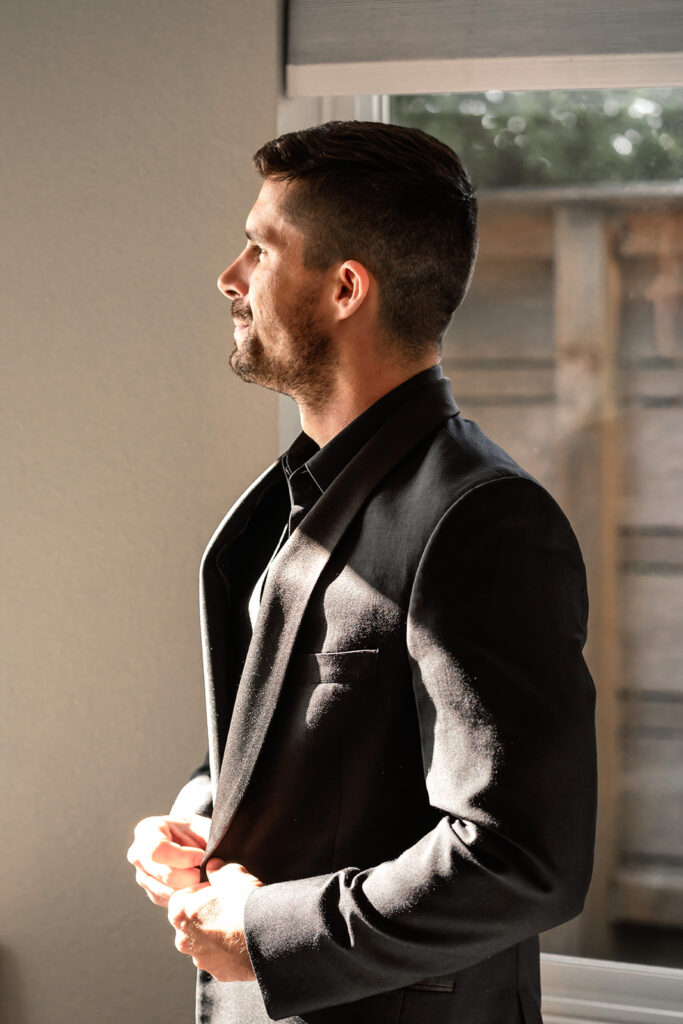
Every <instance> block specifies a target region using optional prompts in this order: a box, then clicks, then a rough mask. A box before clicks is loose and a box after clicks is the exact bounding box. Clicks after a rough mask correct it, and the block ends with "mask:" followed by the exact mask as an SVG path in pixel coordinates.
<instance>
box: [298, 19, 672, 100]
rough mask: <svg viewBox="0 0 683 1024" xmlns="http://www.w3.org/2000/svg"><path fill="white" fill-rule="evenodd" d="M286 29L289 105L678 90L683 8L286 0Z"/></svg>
mask: <svg viewBox="0 0 683 1024" xmlns="http://www.w3.org/2000/svg"><path fill="white" fill-rule="evenodd" d="M286 24H287V31H286V64H287V93H288V95H289V96H292V97H294V96H312V95H352V94H359V93H377V92H393V93H400V92H421V91H424V92H427V91H455V90H462V89H463V88H465V89H472V90H476V89H480V88H508V89H509V88H520V89H524V88H535V87H539V88H542V87H548V85H543V84H539V83H538V81H537V80H538V79H539V78H545V79H548V78H550V79H552V80H553V84H555V85H556V87H576V88H579V87H586V88H590V87H596V88H597V87H600V86H605V87H606V86H610V85H614V86H619V85H675V84H683V0H571V2H569V0H563V2H562V3H559V2H557V0H479V2H477V0H289V2H288V4H287V14H286ZM550 87H552V85H551V86H550Z"/></svg>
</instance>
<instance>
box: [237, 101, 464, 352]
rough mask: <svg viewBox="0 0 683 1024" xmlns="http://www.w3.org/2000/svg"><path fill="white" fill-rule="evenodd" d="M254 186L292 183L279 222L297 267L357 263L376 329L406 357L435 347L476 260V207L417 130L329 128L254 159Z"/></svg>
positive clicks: (440, 148)
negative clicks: (290, 237) (374, 303)
mask: <svg viewBox="0 0 683 1024" xmlns="http://www.w3.org/2000/svg"><path fill="white" fill-rule="evenodd" d="M254 165H255V167H256V169H257V170H258V172H259V173H260V174H261V176H262V177H263V178H266V179H272V180H276V181H293V182H297V183H298V185H299V187H297V188H295V189H292V190H291V191H290V194H289V195H288V196H287V199H286V201H285V205H284V210H283V212H284V214H285V216H286V217H287V218H288V220H290V221H291V223H292V224H294V225H295V226H296V227H297V228H299V229H300V230H301V231H303V232H304V234H305V235H306V243H305V248H304V264H305V266H307V267H310V268H313V267H314V268H318V269H326V268H327V267H329V266H331V265H332V264H333V263H335V262H337V261H340V262H343V261H344V260H347V259H357V260H358V261H359V262H360V263H362V264H363V265H364V266H366V267H367V269H368V270H369V271H370V272H371V273H372V274H373V275H374V276H375V278H376V279H377V283H378V289H379V298H378V306H379V316H380V323H381V326H382V328H383V330H384V332H385V334H386V335H388V337H389V338H390V339H392V340H393V341H395V342H398V343H400V345H401V347H402V348H403V350H404V352H405V354H406V355H417V354H418V353H420V352H422V351H424V350H425V348H427V347H429V346H430V345H437V346H438V345H440V343H441V339H442V337H443V334H444V331H445V330H446V328H447V326H448V324H449V321H450V319H451V317H452V315H453V312H454V311H455V310H456V309H457V307H458V306H459V305H460V303H461V302H462V300H463V298H464V297H465V293H466V292H467V287H468V285H469V282H470V278H471V276H472V270H473V267H474V261H475V258H476V253H477V200H476V196H475V194H474V189H473V188H472V183H471V182H470V179H469V176H468V174H467V171H466V170H465V168H464V166H463V164H462V163H461V161H460V159H459V157H458V156H457V155H456V153H454V152H453V150H452V149H451V148H450V147H449V146H447V145H445V143H443V142H439V140H438V139H435V138H433V136H431V135H427V134H426V132H423V131H420V130H419V129H418V128H404V127H400V126H398V125H394V124H378V123H376V122H372V121H329V122H327V124H321V125H318V126H316V127H314V128H306V129H304V130H303V131H298V132H288V133H287V134H286V135H281V136H280V137H279V138H277V139H273V140H272V141H271V142H267V143H266V144H265V145H264V146H262V147H261V149H259V150H258V152H257V153H256V154H255V156H254Z"/></svg>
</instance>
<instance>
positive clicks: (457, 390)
mask: <svg viewBox="0 0 683 1024" xmlns="http://www.w3.org/2000/svg"><path fill="white" fill-rule="evenodd" d="M682 328H683V187H682V186H680V185H676V184H672V185H668V184H666V185H661V186H654V185H646V186H642V187H641V186H631V187H628V186H627V187H621V188H617V187H612V186H585V187H581V188H571V189H557V190H555V189H553V190H530V191H526V190H514V191H505V192H493V193H489V194H484V195H483V196H482V197H481V246H480V256H479V262H478V267H477V271H476V273H475V277H474V281H473V284H472V288H471V291H470V295H469V296H468V299H467V301H466V302H465V304H464V306H463V307H462V309H461V310H460V311H459V312H458V314H457V315H456V317H455V318H454V321H453V324H452V326H451V329H450V331H449V333H448V336H447V338H446V342H445V346H444V369H445V372H446V373H447V374H448V376H449V377H450V378H451V382H452V386H453V391H454V394H455V396H456V398H457V400H458V402H459V404H460V406H461V409H462V411H463V414H464V415H465V416H468V417H469V418H471V419H475V420H476V421H477V422H478V423H479V424H480V425H481V426H482V428H483V429H484V430H485V431H486V432H487V433H488V434H489V435H490V436H491V437H493V439H494V440H496V441H498V442H499V443H500V444H501V445H502V446H503V447H504V448H506V449H507V450H508V451H509V452H510V453H511V454H512V455H513V456H514V457H515V458H517V459H518V461H519V462H520V463H521V464H522V465H523V466H524V467H525V468H526V469H528V470H529V471H530V472H532V473H533V474H534V475H535V476H536V477H538V479H540V480H541V481H542V482H543V483H544V484H545V485H546V486H547V487H548V489H549V490H550V491H551V492H552V493H553V494H554V495H555V496H556V497H557V498H558V500H559V502H560V504H561V505H562V507H563V508H564V509H565V511H566V512H567V514H568V516H569V518H570V520H571V522H572V524H573V525H574V528H575V530H576V533H577V535H578V537H579V540H580V542H581V546H582V550H583V552H584V558H585V561H586V566H587V571H588V581H589V596H590V602H591V613H590V631H589V642H588V645H587V657H588V661H589V664H590V667H591V670H592V672H593V675H594V678H595V680H596V684H597V690H598V736H599V770H600V810H599V822H598V843H597V850H596V866H595V872H594V878H593V883H592V886H591V892H590V895H589V899H588V901H587V905H586V909H585V911H584V913H583V915H582V916H581V917H580V918H578V919H577V920H576V921H575V922H573V923H570V924H568V925H565V926H563V927H562V928H560V929H556V930H555V931H554V932H552V933H548V936H547V938H546V942H545V948H546V949H547V950H549V951H552V952H560V953H573V954H581V955H583V956H598V957H612V958H615V929H618V927H619V925H620V924H621V923H624V922H631V923H638V924H646V925H650V926H651V927H653V928H659V929H662V928H673V929H680V930H681V931H680V936H681V941H682V942H683V330H682ZM682 948H683V947H682Z"/></svg>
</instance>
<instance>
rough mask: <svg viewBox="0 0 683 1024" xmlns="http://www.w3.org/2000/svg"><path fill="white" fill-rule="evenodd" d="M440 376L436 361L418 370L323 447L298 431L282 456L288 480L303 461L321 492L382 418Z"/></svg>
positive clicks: (359, 448)
mask: <svg viewBox="0 0 683 1024" xmlns="http://www.w3.org/2000/svg"><path fill="white" fill-rule="evenodd" d="M442 378H443V371H442V369H441V366H440V364H438V363H437V365H436V366H430V367H429V368H428V369H427V370H421V371H420V373H416V374H415V375H414V376H413V377H409V378H408V380H405V381H403V383H402V384H399V385H398V387H395V388H393V390H392V391H389V392H388V393H387V394H386V395H383V396H382V398H380V399H378V400H377V401H376V402H374V403H373V404H372V405H371V406H369V408H367V409H365V411H364V412H362V413H361V414H360V416H357V417H356V419H355V420H352V421H351V423H349V424H348V425H347V426H346V427H344V429H343V430H341V431H340V432H339V433H338V434H336V435H335V436H334V437H333V438H332V439H331V440H330V441H328V442H327V444H326V445H324V446H323V447H322V448H319V447H318V446H317V444H316V443H315V441H313V440H312V438H310V437H309V436H308V434H305V433H303V432H302V433H301V434H299V436H298V437H297V438H296V439H295V440H294V441H293V442H292V444H291V445H290V447H289V448H288V449H287V451H286V452H285V454H284V455H283V456H282V459H281V462H282V467H283V469H284V472H285V476H286V477H287V479H288V481H289V480H291V477H292V475H293V474H294V473H296V471H297V470H298V469H300V468H301V467H302V466H304V465H305V466H306V469H307V471H308V473H309V474H310V476H311V478H312V479H313V481H314V483H315V484H316V485H317V487H318V489H319V491H320V493H321V494H322V492H323V491H325V490H326V489H327V488H328V487H329V486H330V484H331V483H332V481H333V480H334V479H335V477H336V476H338V474H339V473H340V472H341V471H342V469H343V468H344V467H345V466H346V465H347V464H348V463H349V462H350V461H351V459H352V458H353V457H354V456H355V455H357V453H358V452H359V451H360V450H361V448H362V447H363V446H364V445H365V444H367V442H368V441H369V440H370V438H371V437H372V435H373V434H374V433H375V432H376V431H377V430H378V429H379V428H380V426H381V425H382V423H384V421H385V420H387V419H388V418H389V417H390V416H391V415H392V414H393V413H394V412H395V411H396V410H397V409H398V408H400V406H401V405H403V403H404V402H406V401H407V400H408V399H409V398H412V396H413V395H414V394H416V393H417V392H418V391H421V390H422V388H425V387H428V386H429V385H430V384H433V383H435V382H436V381H439V380H441V379H442Z"/></svg>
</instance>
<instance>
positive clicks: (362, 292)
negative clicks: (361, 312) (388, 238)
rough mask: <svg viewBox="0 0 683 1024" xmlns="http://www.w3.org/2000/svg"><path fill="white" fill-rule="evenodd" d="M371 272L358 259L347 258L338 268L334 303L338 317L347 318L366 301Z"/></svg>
mask: <svg viewBox="0 0 683 1024" xmlns="http://www.w3.org/2000/svg"><path fill="white" fill-rule="evenodd" d="M370 280H371V279H370V274H369V273H368V271H367V270H366V269H365V267H364V266H363V264H362V263H359V262H358V260H346V262H344V263H342V264H341V266H340V267H339V268H338V270H337V276H336V282H335V292H334V305H335V307H336V312H337V317H338V318H339V319H340V320H347V319H348V318H349V317H350V316H353V314H354V313H355V312H357V310H358V309H360V307H361V305H362V304H363V302H364V301H365V298H366V297H367V294H368V292H369V290H370V287H371V284H370Z"/></svg>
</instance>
